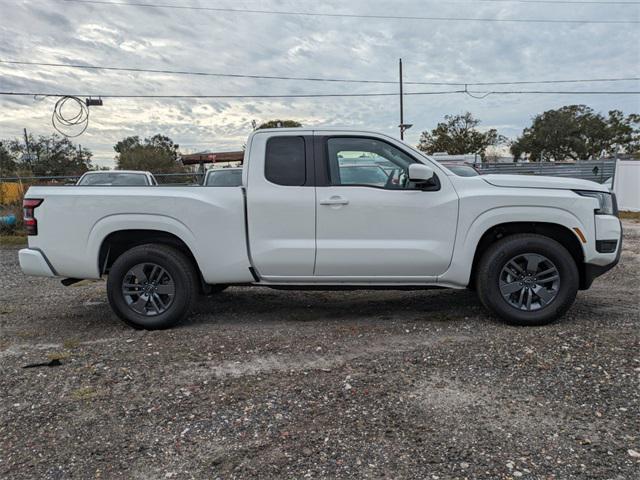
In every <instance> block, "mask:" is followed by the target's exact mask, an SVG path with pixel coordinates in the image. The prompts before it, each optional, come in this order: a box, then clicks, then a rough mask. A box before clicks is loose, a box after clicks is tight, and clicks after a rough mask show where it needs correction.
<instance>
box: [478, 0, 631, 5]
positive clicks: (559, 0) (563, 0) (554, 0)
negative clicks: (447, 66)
mask: <svg viewBox="0 0 640 480" xmlns="http://www.w3.org/2000/svg"><path fill="white" fill-rule="evenodd" d="M476 1H478V2H486V3H541V4H547V5H548V4H552V5H640V2H618V1H612V2H606V1H602V0H598V1H596V0H593V1H589V0H476Z"/></svg>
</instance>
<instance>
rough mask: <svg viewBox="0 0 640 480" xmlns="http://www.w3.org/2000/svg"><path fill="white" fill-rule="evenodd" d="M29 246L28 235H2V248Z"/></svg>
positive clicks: (0, 242)
mask: <svg viewBox="0 0 640 480" xmlns="http://www.w3.org/2000/svg"><path fill="white" fill-rule="evenodd" d="M26 244H27V236H26V235H0V246H3V247H15V246H22V245H26Z"/></svg>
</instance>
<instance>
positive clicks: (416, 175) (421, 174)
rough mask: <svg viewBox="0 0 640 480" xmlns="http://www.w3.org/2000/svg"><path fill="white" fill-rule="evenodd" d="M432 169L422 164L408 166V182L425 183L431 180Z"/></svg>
mask: <svg viewBox="0 0 640 480" xmlns="http://www.w3.org/2000/svg"><path fill="white" fill-rule="evenodd" d="M433 175H434V172H433V169H432V168H431V167H428V166H426V165H424V164H422V163H412V164H411V165H409V181H411V182H414V183H427V182H429V181H430V180H432V179H433Z"/></svg>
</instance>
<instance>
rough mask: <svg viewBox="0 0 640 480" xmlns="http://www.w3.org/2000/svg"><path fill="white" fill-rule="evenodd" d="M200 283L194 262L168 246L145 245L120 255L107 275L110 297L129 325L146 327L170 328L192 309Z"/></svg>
mask: <svg viewBox="0 0 640 480" xmlns="http://www.w3.org/2000/svg"><path fill="white" fill-rule="evenodd" d="M198 288H199V283H198V277H197V275H196V271H195V268H194V266H193V264H192V262H191V261H190V260H189V259H188V258H187V257H186V256H185V255H184V254H183V253H182V252H180V251H178V250H176V249H174V248H172V247H168V246H166V245H158V244H146V245H140V246H137V247H134V248H132V249H130V250H127V251H126V252H125V253H123V254H122V255H120V256H119V257H118V258H117V259H116V261H115V262H114V263H113V265H112V266H111V270H110V271H109V276H108V278H107V297H108V298H109V304H110V305H111V308H112V309H113V311H114V312H115V313H116V315H118V317H120V319H121V320H122V321H124V322H125V323H126V324H127V325H129V326H131V327H134V328H137V329H146V330H158V329H163V328H169V327H172V326H174V325H176V324H177V323H179V322H181V321H183V320H184V319H185V318H187V316H189V314H190V313H191V310H192V308H193V304H194V300H195V298H196V295H197V293H198Z"/></svg>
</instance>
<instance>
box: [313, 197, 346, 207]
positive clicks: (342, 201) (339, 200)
mask: <svg viewBox="0 0 640 480" xmlns="http://www.w3.org/2000/svg"><path fill="white" fill-rule="evenodd" d="M320 205H349V200H347V199H346V198H344V197H341V196H339V195H334V196H332V197H329V198H327V199H325V200H320Z"/></svg>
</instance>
